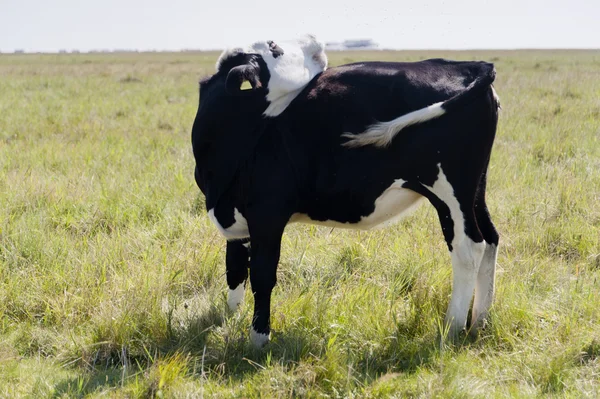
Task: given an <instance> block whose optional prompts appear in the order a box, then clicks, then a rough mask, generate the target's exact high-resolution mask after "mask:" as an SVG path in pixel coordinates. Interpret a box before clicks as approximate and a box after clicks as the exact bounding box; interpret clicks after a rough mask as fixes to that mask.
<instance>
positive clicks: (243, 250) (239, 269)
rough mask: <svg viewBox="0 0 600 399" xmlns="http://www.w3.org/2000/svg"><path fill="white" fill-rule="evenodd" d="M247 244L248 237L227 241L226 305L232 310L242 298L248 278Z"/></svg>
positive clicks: (248, 241) (248, 252) (248, 243)
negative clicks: (227, 289)
mask: <svg viewBox="0 0 600 399" xmlns="http://www.w3.org/2000/svg"><path fill="white" fill-rule="evenodd" d="M249 246H250V239H248V238H244V239H242V240H235V241H228V242H227V250H226V259H225V267H226V269H227V285H228V286H229V295H228V296H227V305H228V306H229V309H231V310H232V311H235V310H237V308H238V307H239V305H240V304H241V303H242V301H243V300H244V286H245V284H246V279H247V278H248V266H249V261H248V260H249V256H250V250H249Z"/></svg>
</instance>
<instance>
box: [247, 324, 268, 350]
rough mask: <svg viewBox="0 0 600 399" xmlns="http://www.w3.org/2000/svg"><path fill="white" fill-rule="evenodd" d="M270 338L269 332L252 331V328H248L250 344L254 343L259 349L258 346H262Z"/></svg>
mask: <svg viewBox="0 0 600 399" xmlns="http://www.w3.org/2000/svg"><path fill="white" fill-rule="evenodd" d="M270 339H271V333H269V334H263V333H259V332H256V331H254V328H251V329H250V342H252V345H254V347H255V348H258V349H260V348H262V347H264V346H265V345H266V344H268V343H269V340H270Z"/></svg>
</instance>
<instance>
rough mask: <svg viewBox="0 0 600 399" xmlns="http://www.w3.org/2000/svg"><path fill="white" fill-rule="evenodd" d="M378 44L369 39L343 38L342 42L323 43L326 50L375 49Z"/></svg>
mask: <svg viewBox="0 0 600 399" xmlns="http://www.w3.org/2000/svg"><path fill="white" fill-rule="evenodd" d="M378 48H379V46H378V45H377V43H375V42H374V41H373V40H371V39H353V40H344V41H343V42H341V43H339V42H329V43H326V44H325V49H326V50H331V51H343V50H377V49H378Z"/></svg>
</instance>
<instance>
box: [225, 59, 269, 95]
mask: <svg viewBox="0 0 600 399" xmlns="http://www.w3.org/2000/svg"><path fill="white" fill-rule="evenodd" d="M225 87H226V88H227V91H228V92H229V93H230V94H238V95H239V94H245V93H249V92H253V91H254V90H256V89H258V88H260V87H262V85H261V83H260V77H259V71H258V68H256V67H255V66H253V65H248V64H246V65H239V66H236V67H235V68H231V70H230V71H229V73H228V74H227V80H226V81H225Z"/></svg>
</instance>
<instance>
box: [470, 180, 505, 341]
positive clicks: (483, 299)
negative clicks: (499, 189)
mask: <svg viewBox="0 0 600 399" xmlns="http://www.w3.org/2000/svg"><path fill="white" fill-rule="evenodd" d="M475 216H476V218H477V224H478V226H479V229H480V231H481V234H482V235H483V239H484V240H485V243H486V245H485V251H484V253H483V259H482V260H481V265H480V266H479V273H478V274H477V284H476V286H475V299H474V301H473V315H472V320H473V322H472V323H471V325H472V329H471V331H472V333H473V334H476V333H477V330H478V329H479V328H481V327H484V325H485V322H486V319H487V316H488V313H489V309H490V306H491V305H492V301H493V299H494V286H495V275H496V260H497V257H498V242H499V238H500V237H499V235H498V232H497V231H496V228H495V227H494V224H493V223H492V219H491V217H490V213H489V210H488V208H487V205H486V203H485V175H484V176H483V178H482V184H481V187H480V193H479V196H478V198H477V200H476V202H475Z"/></svg>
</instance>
